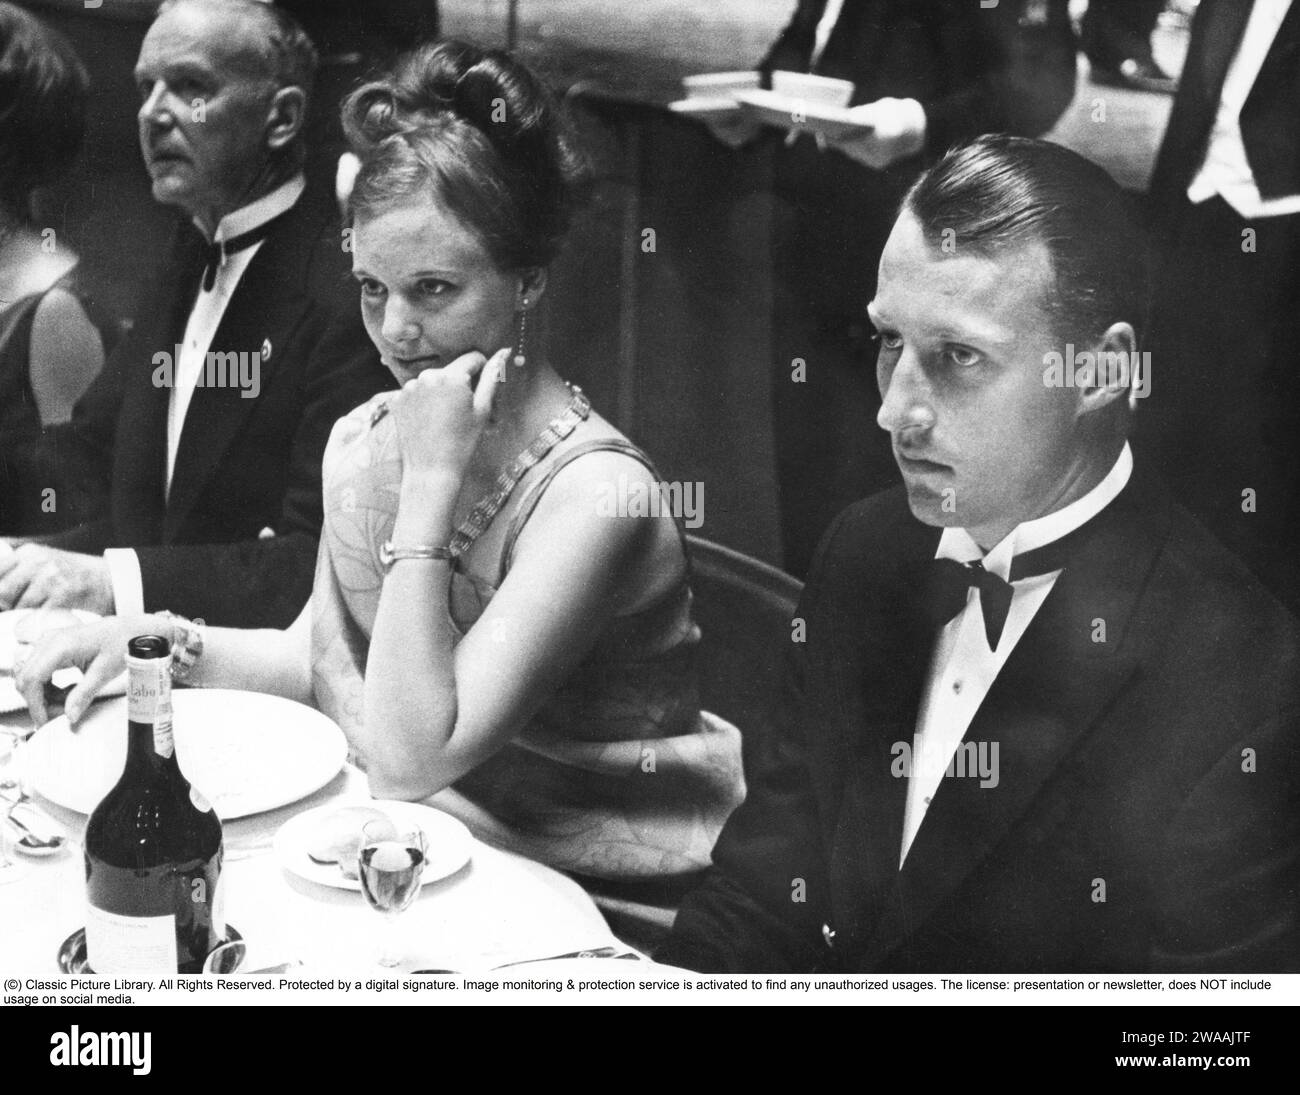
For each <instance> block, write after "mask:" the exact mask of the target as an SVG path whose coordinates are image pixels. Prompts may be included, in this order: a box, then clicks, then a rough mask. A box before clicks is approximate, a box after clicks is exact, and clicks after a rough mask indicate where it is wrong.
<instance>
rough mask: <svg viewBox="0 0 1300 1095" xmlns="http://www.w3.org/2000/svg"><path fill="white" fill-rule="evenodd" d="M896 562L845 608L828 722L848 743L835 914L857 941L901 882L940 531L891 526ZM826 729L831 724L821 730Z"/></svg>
mask: <svg viewBox="0 0 1300 1095" xmlns="http://www.w3.org/2000/svg"><path fill="white" fill-rule="evenodd" d="M888 536H889V539H890V542H891V543H892V544H894V545H895V546H896V547H897V554H896V555H895V556H894V564H895V565H894V566H893V569H891V570H882V571H877V572H874V573H871V574H869V575H866V576H865V580H864V582H863V585H862V588H861V591H860V594H859V595H858V596H857V597H855V598H854V599H853V601H852V603H846V604H845V605H843V606H841V623H840V626H839V627H838V628H837V632H836V639H837V642H838V644H839V645H838V646H837V647H836V649H838V650H842V651H843V652H844V656H843V657H842V658H839V659H837V676H838V678H839V679H838V681H837V682H836V685H835V686H834V691H835V693H836V694H835V696H834V699H833V704H832V707H831V708H830V709H829V711H828V712H827V721H828V722H829V723H830V724H832V725H834V726H836V727H838V729H839V732H840V733H841V734H843V735H844V740H841V741H839V742H837V743H835V750H836V754H837V755H838V756H839V757H841V758H843V784H842V788H843V789H842V797H841V801H840V804H839V811H838V814H837V817H836V824H835V832H834V834H833V837H832V840H831V844H830V847H831V861H830V864H829V866H830V870H831V874H832V877H833V878H834V880H835V882H834V892H835V895H836V899H835V904H836V908H835V910H834V915H835V918H836V924H837V925H838V926H843V927H847V928H848V929H849V931H848V933H847V934H848V935H850V936H858V935H861V934H862V933H864V932H865V931H866V930H867V929H868V928H869V926H870V924H871V922H872V918H873V917H874V916H875V914H876V912H877V911H878V910H879V909H880V908H882V907H883V905H884V903H885V901H886V898H887V896H888V894H889V893H891V892H892V891H893V889H894V886H895V884H896V880H897V875H898V849H899V846H900V844H901V841H902V833H903V807H904V803H905V798H906V792H907V781H906V780H905V779H901V778H899V777H898V776H897V774H896V766H895V757H896V749H895V746H896V744H897V743H898V742H899V741H905V742H908V743H910V742H911V740H912V732H913V729H914V725H915V720H916V715H915V712H916V710H917V705H918V703H919V701H920V697H921V692H922V689H923V688H924V685H925V677H926V670H927V669H928V667H929V661H930V654H931V648H932V646H933V642H934V636H933V633H932V631H931V629H930V628H929V627H928V625H926V624H925V623H924V621H923V620H922V619H921V617H920V616H919V614H918V613H917V611H916V607H915V596H914V594H915V591H916V590H917V589H918V588H919V587H920V582H921V580H922V574H923V569H924V567H925V565H926V564H927V563H928V562H929V561H930V560H931V559H932V558H933V557H934V553H935V550H936V548H937V546H938V542H939V530H938V529H934V528H928V527H926V526H924V525H922V524H921V523H920V522H919V521H916V520H915V519H914V518H912V517H911V515H910V513H909V514H907V515H906V517H905V519H904V522H903V523H902V524H900V525H899V526H898V527H897V528H894V529H891V530H889V533H888ZM820 730H821V732H823V733H824V732H825V728H824V727H823V728H820Z"/></svg>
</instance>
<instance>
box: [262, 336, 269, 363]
mask: <svg viewBox="0 0 1300 1095" xmlns="http://www.w3.org/2000/svg"><path fill="white" fill-rule="evenodd" d="M262 360H263V361H270V360H271V340H270V339H269V338H264V339H262Z"/></svg>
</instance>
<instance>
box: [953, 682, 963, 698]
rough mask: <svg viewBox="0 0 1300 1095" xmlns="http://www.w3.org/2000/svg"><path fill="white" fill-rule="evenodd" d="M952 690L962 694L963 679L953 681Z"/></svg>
mask: <svg viewBox="0 0 1300 1095" xmlns="http://www.w3.org/2000/svg"><path fill="white" fill-rule="evenodd" d="M952 690H953V691H954V692H956V693H958V694H959V695H960V693H961V681H953V682H952Z"/></svg>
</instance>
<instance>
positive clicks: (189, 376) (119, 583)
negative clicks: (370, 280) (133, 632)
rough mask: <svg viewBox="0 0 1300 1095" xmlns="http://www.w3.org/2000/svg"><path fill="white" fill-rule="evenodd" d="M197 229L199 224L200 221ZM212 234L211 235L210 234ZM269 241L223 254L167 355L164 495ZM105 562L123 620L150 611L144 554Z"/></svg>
mask: <svg viewBox="0 0 1300 1095" xmlns="http://www.w3.org/2000/svg"><path fill="white" fill-rule="evenodd" d="M306 186H307V182H306V179H304V178H303V176H302V175H296V176H295V177H294V178H292V179H290V180H289V181H288V182H286V183H283V184H282V185H280V186H279V187H277V188H276V189H275V190H272V191H271V192H270V193H269V194H265V195H263V196H262V197H260V198H258V199H257V200H256V201H254V202H250V203H249V204H248V205H245V206H243V207H242V208H240V209H236V210H235V211H234V212H233V213H228V214H226V216H224V217H222V218H221V221H220V223H219V224H218V225H217V231H216V233H215V235H214V236H213V237H212V242H213V243H220V242H222V241H223V240H229V239H234V238H235V237H236V236H241V235H243V234H244V233H245V232H251V231H253V230H254V229H255V228H260V227H261V226H262V225H264V224H266V223H267V222H268V221H270V220H273V219H274V218H276V217H278V216H279V215H280V214H281V213H283V212H285V211H286V210H288V209H291V208H293V206H294V204H295V203H296V202H297V201H298V199H299V198H300V197H302V192H303V190H304V189H306ZM195 224H196V226H197V225H198V222H197V221H196V222H195ZM205 235H206V233H205ZM264 242H266V241H265V240H259V241H258V242H257V243H255V244H253V245H252V246H251V247H246V248H244V249H243V250H242V251H236V252H235V253H234V254H233V255H224V254H223V255H222V258H221V265H220V266H219V267H218V268H217V276H216V278H215V280H214V281H213V283H212V288H211V289H205V288H204V287H203V286H202V284H200V285H199V292H198V296H197V297H195V300H194V304H193V306H192V307H191V309H190V316H189V319H188V321H187V322H186V324H185V334H184V336H183V337H182V339H181V343H180V347H179V353H177V352H176V351H177V347H174V346H169V347H167V352H168V353H171V354H174V355H175V357H176V360H174V361H173V362H172V368H173V372H172V389H171V395H170V402H169V403H168V407H167V468H166V478H165V480H164V488H163V489H164V491H165V492H166V494H167V495H170V494H171V487H172V477H173V474H174V472H175V468H176V453H177V452H178V451H179V450H180V445H181V436H182V434H183V432H184V428H185V417H186V415H187V414H188V413H189V409H190V403H191V401H192V400H193V399H194V390H195V388H197V387H198V386H199V383H200V380H201V378H202V376H203V372H204V363H205V362H206V361H207V355H208V348H209V347H210V346H211V345H212V339H213V338H214V337H215V336H216V333H217V328H218V327H220V326H221V319H222V317H223V316H224V315H225V314H226V307H227V306H228V305H229V304H230V298H231V297H233V296H234V295H235V290H236V289H238V288H239V281H240V279H241V278H242V277H243V276H244V271H245V270H247V269H248V266H249V264H250V263H251V262H252V261H253V258H254V256H256V254H257V252H258V251H260V250H261V249H262V244H263V243H264ZM104 561H105V563H107V565H108V574H109V580H110V582H111V583H112V586H113V605H114V612H116V613H117V614H118V615H119V616H121V615H126V614H127V613H131V612H143V611H144V578H143V576H142V575H141V573H140V559H139V556H137V555H136V553H135V552H134V551H133V550H132V549H131V548H109V549H108V550H107V551H105V552H104Z"/></svg>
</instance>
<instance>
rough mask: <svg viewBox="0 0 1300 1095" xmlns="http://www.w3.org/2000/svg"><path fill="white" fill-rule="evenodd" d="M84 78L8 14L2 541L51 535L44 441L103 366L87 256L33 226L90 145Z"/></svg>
mask: <svg viewBox="0 0 1300 1095" xmlns="http://www.w3.org/2000/svg"><path fill="white" fill-rule="evenodd" d="M87 91H88V81H87V78H86V70H85V69H84V68H83V67H82V64H81V61H80V60H79V59H78V57H77V55H76V54H75V53H74V52H73V50H72V47H71V46H70V45H69V44H68V42H67V40H66V39H64V37H63V36H62V35H60V34H58V33H57V32H56V31H54V30H51V29H50V28H49V27H46V26H45V25H43V24H42V23H41V22H40V21H38V20H37V19H36V18H35V17H33V16H32V15H29V14H28V13H27V12H25V11H23V10H22V9H20V8H17V7H14V6H13V5H12V4H8V3H0V533H5V534H10V535H13V534H26V533H36V532H53V531H55V530H56V529H57V528H58V527H59V525H58V524H57V521H58V514H57V513H56V512H54V511H53V510H52V509H51V508H50V507H49V506H45V507H44V509H43V507H42V503H43V502H44V501H47V500H48V495H47V494H46V493H45V492H46V491H47V490H48V489H50V488H54V489H58V488H59V486H60V485H61V484H60V482H59V480H58V477H57V474H56V472H57V469H56V468H55V467H53V466H51V464H50V462H49V461H47V460H46V459H44V458H43V456H42V452H43V448H42V446H41V445H40V439H41V435H42V431H43V430H44V429H45V428H46V427H49V426H52V425H55V424H57V423H60V422H65V421H67V419H68V418H69V416H70V415H71V414H72V405H73V403H75V402H76V400H77V397H78V396H80V395H81V393H82V392H83V391H85V389H86V387H87V386H88V385H89V384H90V382H91V381H92V380H93V379H94V378H95V376H96V374H97V373H98V372H99V370H100V367H101V366H102V365H103V362H104V344H103V343H104V337H103V333H102V332H101V330H100V327H99V326H98V325H97V322H96V319H95V318H93V316H94V312H93V309H92V308H91V307H90V305H89V303H88V301H87V300H86V298H85V296H84V295H83V292H82V289H81V286H80V285H79V283H78V278H77V265H78V259H77V255H76V254H75V253H74V252H73V251H72V249H71V248H70V247H69V246H68V245H67V243H66V242H64V241H63V240H61V239H59V238H58V235H57V233H56V232H55V231H54V229H52V228H47V229H42V228H41V227H40V226H38V225H37V224H36V223H34V221H33V212H34V210H33V196H34V194H35V192H36V190H37V189H38V188H40V187H42V186H44V185H46V184H48V183H51V182H55V181H57V180H58V179H60V178H61V177H62V176H63V175H64V174H65V173H66V172H67V171H68V170H69V168H70V167H71V166H72V163H73V161H74V160H75V159H76V157H77V153H78V151H79V150H80V148H81V143H82V138H83V136H84V134H85V119H86V97H87Z"/></svg>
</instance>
